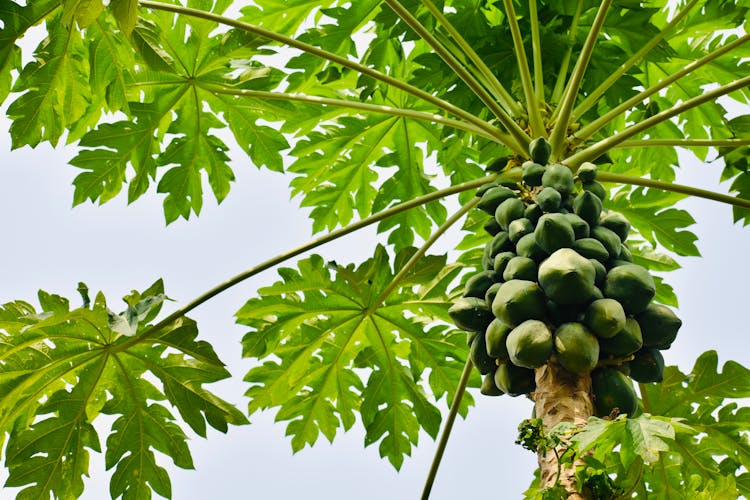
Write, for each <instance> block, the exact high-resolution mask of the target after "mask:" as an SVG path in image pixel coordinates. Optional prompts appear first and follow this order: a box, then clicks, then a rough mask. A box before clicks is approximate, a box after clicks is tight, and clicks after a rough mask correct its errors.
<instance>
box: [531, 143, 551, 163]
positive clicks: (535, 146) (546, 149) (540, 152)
mask: <svg viewBox="0 0 750 500" xmlns="http://www.w3.org/2000/svg"><path fill="white" fill-rule="evenodd" d="M551 154H552V145H551V144H550V143H549V142H547V139H545V138H544V137H537V138H536V139H533V140H532V141H531V142H530V143H529V156H531V159H532V161H534V162H536V163H539V164H541V165H546V164H547V161H549V155H551Z"/></svg>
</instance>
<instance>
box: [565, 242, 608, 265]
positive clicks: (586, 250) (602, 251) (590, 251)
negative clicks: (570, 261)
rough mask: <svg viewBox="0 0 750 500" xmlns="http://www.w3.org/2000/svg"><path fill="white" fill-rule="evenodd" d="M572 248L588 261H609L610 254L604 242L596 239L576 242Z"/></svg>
mask: <svg viewBox="0 0 750 500" xmlns="http://www.w3.org/2000/svg"><path fill="white" fill-rule="evenodd" d="M571 248H573V250H575V251H576V252H578V253H579V254H581V255H582V256H583V257H586V258H587V259H595V260H598V261H599V262H602V263H604V262H607V259H609V252H608V251H607V249H606V248H604V245H602V242H601V241H599V240H597V239H596V238H581V239H580V240H575V241H574V242H573V245H572V247H571Z"/></svg>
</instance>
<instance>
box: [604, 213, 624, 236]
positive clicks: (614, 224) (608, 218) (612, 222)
mask: <svg viewBox="0 0 750 500" xmlns="http://www.w3.org/2000/svg"><path fill="white" fill-rule="evenodd" d="M599 225H601V226H604V227H606V228H607V229H609V230H610V231H612V232H614V233H615V234H616V235H617V236H619V237H620V240H621V241H625V240H626V239H627V238H628V234H629V233H630V221H629V220H628V219H627V217H625V216H624V215H622V214H621V213H619V212H607V213H604V214H602V216H601V219H599Z"/></svg>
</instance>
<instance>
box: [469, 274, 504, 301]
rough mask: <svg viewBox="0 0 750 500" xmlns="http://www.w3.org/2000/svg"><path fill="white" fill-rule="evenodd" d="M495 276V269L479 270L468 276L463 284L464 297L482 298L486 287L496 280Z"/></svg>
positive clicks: (485, 292)
mask: <svg viewBox="0 0 750 500" xmlns="http://www.w3.org/2000/svg"><path fill="white" fill-rule="evenodd" d="M496 276H497V273H496V272H495V271H479V272H478V273H476V274H474V275H472V276H470V277H469V279H467V280H466V283H465V284H464V297H477V298H480V299H483V298H484V296H485V295H486V294H487V289H488V288H489V287H491V286H492V285H493V284H494V283H495V281H497V279H495V278H496Z"/></svg>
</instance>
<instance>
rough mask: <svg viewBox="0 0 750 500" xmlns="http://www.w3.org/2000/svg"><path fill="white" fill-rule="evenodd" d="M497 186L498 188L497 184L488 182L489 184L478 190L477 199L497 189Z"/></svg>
mask: <svg viewBox="0 0 750 500" xmlns="http://www.w3.org/2000/svg"><path fill="white" fill-rule="evenodd" d="M497 186H498V183H497V182H488V183H487V184H482V185H481V186H479V187H478V188H477V193H476V196H477V198H481V197H482V196H483V195H484V193H486V192H487V191H489V190H490V189H492V188H494V187H497Z"/></svg>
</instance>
